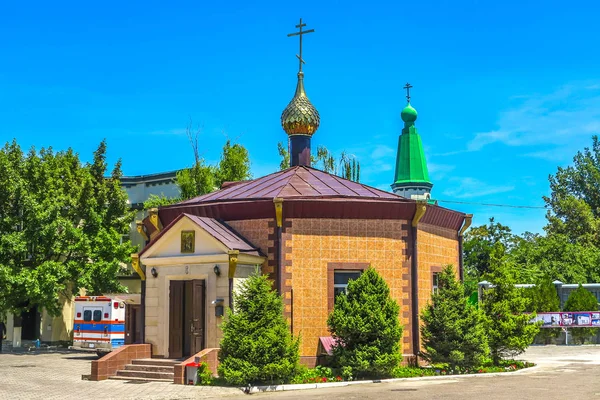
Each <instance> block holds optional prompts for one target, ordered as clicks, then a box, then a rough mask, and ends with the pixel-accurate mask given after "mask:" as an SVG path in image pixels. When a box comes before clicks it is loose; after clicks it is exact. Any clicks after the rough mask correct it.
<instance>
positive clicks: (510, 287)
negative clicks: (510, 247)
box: [482, 246, 540, 365]
mask: <svg viewBox="0 0 600 400" xmlns="http://www.w3.org/2000/svg"><path fill="white" fill-rule="evenodd" d="M490 266H491V273H490V274H489V275H488V278H487V280H489V281H491V282H492V283H493V284H494V286H493V287H492V288H490V289H488V290H486V291H485V292H484V297H483V302H482V310H483V312H484V313H485V317H486V322H485V325H484V326H485V328H486V333H487V337H488V344H489V346H490V355H491V356H492V361H493V362H494V364H496V365H498V364H499V363H500V361H501V360H502V359H504V358H514V357H516V356H517V355H519V354H521V353H523V352H524V351H525V349H527V347H528V346H529V345H530V344H531V343H532V342H533V339H534V337H535V335H536V334H537V333H538V332H539V330H540V328H539V326H538V325H536V324H531V323H530V321H531V318H532V315H531V314H525V313H524V312H525V311H526V307H527V299H526V298H524V297H523V296H521V292H520V291H519V290H518V289H517V288H516V287H515V280H514V268H511V267H512V265H509V264H508V263H507V262H506V260H505V257H504V256H503V248H501V246H496V248H495V249H494V250H493V251H492V257H491V260H490Z"/></svg>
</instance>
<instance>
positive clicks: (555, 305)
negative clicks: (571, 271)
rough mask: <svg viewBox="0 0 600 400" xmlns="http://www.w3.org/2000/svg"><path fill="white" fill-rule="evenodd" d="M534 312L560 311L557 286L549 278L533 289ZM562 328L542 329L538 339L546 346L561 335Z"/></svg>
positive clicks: (532, 308)
mask: <svg viewBox="0 0 600 400" xmlns="http://www.w3.org/2000/svg"><path fill="white" fill-rule="evenodd" d="M531 293H532V304H531V311H533V312H554V311H560V299H559V298H558V293H557V292H556V286H554V284H553V283H552V281H551V280H550V279H549V278H543V279H541V280H540V281H538V282H537V283H536V285H535V286H534V287H533V288H532V289H531ZM560 331H561V329H560V328H541V329H540V333H539V334H538V337H539V338H541V339H542V340H543V341H544V343H545V344H549V343H550V340H551V339H552V338H556V337H558V336H559V335H560Z"/></svg>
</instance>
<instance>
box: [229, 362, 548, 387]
mask: <svg viewBox="0 0 600 400" xmlns="http://www.w3.org/2000/svg"><path fill="white" fill-rule="evenodd" d="M537 368H539V365H535V366H533V367H529V368H523V369H520V370H518V371H509V372H490V373H487V374H463V375H435V376H418V377H414V378H390V379H373V380H366V381H350V382H327V383H299V384H288V385H265V386H252V387H251V388H250V391H249V392H248V391H247V390H248V388H240V390H242V391H243V392H245V393H248V394H254V393H263V392H285V391H290V390H307V389H323V388H332V387H344V386H351V385H365V384H369V383H396V382H418V381H434V380H440V379H461V378H482V377H494V376H507V375H514V374H518V373H523V372H524V371H528V372H529V371H532V370H535V369H537Z"/></svg>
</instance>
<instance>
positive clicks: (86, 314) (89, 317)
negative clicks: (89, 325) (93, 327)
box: [83, 310, 92, 321]
mask: <svg viewBox="0 0 600 400" xmlns="http://www.w3.org/2000/svg"><path fill="white" fill-rule="evenodd" d="M83 320H84V321H91V320H92V310H84V311H83Z"/></svg>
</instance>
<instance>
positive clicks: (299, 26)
mask: <svg viewBox="0 0 600 400" xmlns="http://www.w3.org/2000/svg"><path fill="white" fill-rule="evenodd" d="M304 26H306V24H303V23H302V18H300V23H299V24H298V25H296V28H299V29H300V30H299V31H298V32H294V33H288V37H290V36H300V54H296V57H298V60H299V61H300V70H299V72H302V64H305V62H304V60H303V59H302V35H305V34H307V33H311V32H314V31H315V30H314V29H309V30H307V31H303V30H302V27H304Z"/></svg>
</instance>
